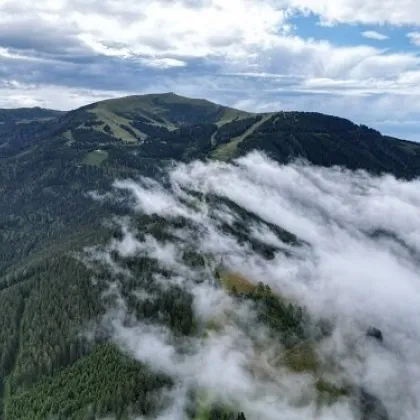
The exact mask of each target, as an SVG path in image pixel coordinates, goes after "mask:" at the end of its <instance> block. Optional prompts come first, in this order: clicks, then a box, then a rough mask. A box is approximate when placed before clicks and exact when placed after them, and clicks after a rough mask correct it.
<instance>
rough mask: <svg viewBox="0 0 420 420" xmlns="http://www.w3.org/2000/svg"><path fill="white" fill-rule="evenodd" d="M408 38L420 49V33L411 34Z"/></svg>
mask: <svg viewBox="0 0 420 420" xmlns="http://www.w3.org/2000/svg"><path fill="white" fill-rule="evenodd" d="M407 37H408V39H409V40H410V42H411V43H412V44H413V45H416V46H417V47H420V32H409V33H408V34H407Z"/></svg>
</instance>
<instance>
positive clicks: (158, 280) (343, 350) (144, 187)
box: [86, 151, 420, 420]
mask: <svg viewBox="0 0 420 420" xmlns="http://www.w3.org/2000/svg"><path fill="white" fill-rule="evenodd" d="M166 175H167V177H168V178H167V181H166V182H164V181H162V180H159V181H156V180H151V179H147V178H144V177H142V178H140V179H137V180H135V181H134V180H118V181H116V182H115V183H114V188H113V189H112V190H110V191H109V192H108V193H107V194H106V195H103V196H96V199H103V200H112V201H115V203H119V204H120V205H121V204H122V205H124V206H128V208H129V209H130V210H131V212H129V216H128V217H125V218H123V219H119V220H118V224H119V226H120V228H121V233H122V234H121V236H120V237H118V238H113V239H112V240H111V241H110V242H109V243H108V245H105V246H104V247H102V246H101V247H99V248H91V249H89V250H87V252H86V258H87V260H88V262H89V263H91V262H92V261H95V260H96V261H99V262H100V263H103V264H104V265H105V266H107V267H109V268H110V270H111V273H112V274H113V275H112V276H106V278H108V279H110V293H112V294H115V296H116V297H117V298H118V299H116V301H117V302H119V303H118V304H117V305H116V307H115V308H112V310H110V312H109V313H108V314H107V316H106V317H105V322H107V325H108V322H109V323H110V327H111V328H110V329H109V330H108V331H109V332H111V336H112V337H113V339H114V341H115V343H116V344H118V345H119V346H120V349H121V350H123V351H124V352H126V353H127V354H128V355H130V356H132V357H133V358H135V359H136V360H138V361H141V362H144V363H147V364H148V365H149V366H150V367H151V368H152V369H153V370H155V371H159V372H164V373H166V374H168V375H169V376H171V377H172V378H173V379H174V383H175V384H176V385H177V386H176V389H175V390H174V394H173V395H172V397H171V395H169V399H170V400H172V402H173V404H169V407H168V411H167V412H166V413H162V416H161V417H158V420H180V419H184V418H185V416H184V415H183V409H184V408H185V407H184V406H183V404H184V403H185V397H186V391H187V390H188V389H191V388H192V389H199V390H200V391H204V395H207V397H208V398H210V399H212V400H214V401H217V402H219V403H220V402H223V403H225V404H228V405H233V406H234V407H238V408H239V409H240V410H243V411H244V412H245V414H246V418H247V419H250V420H252V419H264V420H300V419H312V420H336V419H340V420H360V416H359V415H358V412H357V411H356V412H355V411H354V406H353V403H352V401H351V399H350V398H345V397H343V398H338V399H337V400H335V401H334V403H333V404H331V405H325V406H323V405H321V406H318V405H317V404H315V400H316V392H315V384H316V381H317V380H318V379H320V378H322V379H325V380H327V381H332V382H331V383H333V384H335V385H336V386H338V387H342V386H346V385H349V384H351V385H352V386H357V387H362V388H363V389H365V390H366V391H368V392H369V393H371V394H372V395H374V396H376V397H377V398H379V399H380V400H381V401H382V402H383V404H384V405H385V408H386V410H387V412H388V415H389V418H390V419H399V420H412V419H418V418H420V401H419V399H418V395H419V392H420V352H419V346H420V326H419V323H418V319H419V316H420V284H419V281H418V273H419V269H420V262H419V261H420V260H419V252H420V247H419V244H420V241H419V239H420V236H419V232H420V220H419V218H418V208H419V205H420V197H419V194H418V191H419V187H420V181H419V180H414V181H410V182H407V181H402V180H397V179H395V178H394V177H393V176H391V175H384V176H382V177H374V176H370V175H368V174H367V173H365V172H363V171H358V172H352V171H348V170H345V169H343V168H339V167H334V168H321V167H314V166H311V165H308V164H305V163H299V162H295V163H292V164H289V165H279V164H278V163H276V162H274V161H272V160H270V159H268V158H267V157H266V156H264V155H262V154H260V153H258V152H255V151H254V152H252V153H250V154H248V155H246V156H244V157H242V158H240V159H237V160H236V161H234V162H231V163H222V162H217V161H208V162H202V161H196V162H191V163H189V164H178V165H176V166H174V167H173V168H171V169H169V170H168V172H167V174H166ZM232 185H235V188H232ZM297 185H298V186H299V188H296V186H297ZM125 193H128V197H129V198H130V199H128V200H127V198H128V197H127V195H125ZM123 197H125V198H126V199H124V200H123V199H122V198H123ZM197 197H200V199H198V198H197ZM211 197H213V198H215V197H216V198H217V199H216V200H212V199H211ZM228 203H231V204H234V205H233V206H232V205H229V204H228ZM239 209H241V210H242V212H240V211H239ZM243 210H246V211H247V213H246V214H248V216H247V217H245V216H244V214H243ZM145 215H149V216H158V217H160V218H161V220H162V221H163V220H164V221H165V222H166V223H161V224H160V226H161V227H162V229H164V230H165V232H166V235H162V233H161V234H159V235H158V234H156V230H155V229H151V230H150V231H149V232H147V233H145V232H144V229H143V228H141V226H142V223H144V220H145V219H144V216H145ZM250 215H253V216H250ZM137 217H139V218H140V220H141V221H142V222H139V219H137ZM180 217H181V218H183V219H184V220H185V221H186V223H179V221H180V219H179V218H180ZM175 221H177V223H174V222H175ZM227 225H228V226H229V227H230V229H226V226H227ZM238 226H242V227H243V228H244V229H247V230H248V238H249V240H251V239H253V240H254V241H258V242H259V243H260V244H265V245H268V246H270V247H271V248H272V249H274V253H273V255H272V258H269V259H267V258H266V257H264V256H263V255H261V254H260V253H259V252H257V251H256V250H255V248H253V247H252V246H251V245H250V243H249V241H247V242H244V241H243V240H242V235H241V234H240V235H235V234H234V233H232V232H235V229H236V231H238V230H239V231H240V232H241V233H242V232H243V230H242V229H241V228H239V229H238ZM274 226H276V227H280V228H282V229H285V230H286V231H288V232H291V233H293V234H294V235H296V236H297V237H298V238H299V240H301V241H303V242H301V244H300V245H299V244H297V245H293V244H291V243H286V242H284V241H283V239H282V237H281V235H279V233H278V230H276V229H274V228H273V227H274ZM238 236H239V237H238ZM191 250H194V251H195V252H198V253H199V254H200V255H203V256H205V259H206V261H207V267H203V268H199V267H196V268H195V269H192V268H191V266H189V265H187V264H186V263H185V259H184V258H183V256H184V252H185V251H191ZM116 255H118V258H116ZM221 256H223V266H224V269H225V270H227V271H228V272H231V273H236V274H239V275H240V276H242V278H245V279H247V280H248V281H250V282H253V283H254V284H257V283H258V282H263V283H264V284H266V285H269V286H270V287H271V290H272V291H273V293H274V294H275V295H278V296H281V297H282V298H283V299H286V300H287V301H289V302H293V303H297V304H299V305H302V306H303V307H305V309H306V310H307V312H308V314H309V316H310V319H312V320H313V321H315V320H318V319H323V320H327V321H329V322H330V323H331V325H332V326H333V332H332V334H331V335H327V336H325V337H324V338H323V339H321V340H319V341H311V340H310V341H311V343H312V344H311V345H313V346H314V351H315V353H316V355H317V356H316V357H317V360H318V363H319V365H318V367H317V369H316V370H315V371H314V372H312V371H305V372H301V373H298V372H293V371H291V370H290V369H286V368H285V366H284V365H283V364H282V363H279V361H280V360H281V357H282V355H284V351H285V349H284V347H282V343H281V339H280V340H279V336H278V334H275V336H274V337H273V335H270V334H269V333H268V331H267V330H266V325H265V324H264V323H261V320H260V321H259V320H258V317H257V316H256V314H255V311H254V308H253V307H252V305H251V306H250V305H249V303H247V299H234V298H232V296H231V295H230V294H228V293H226V292H225V291H224V290H223V289H222V288H220V287H217V286H216V285H215V284H217V282H216V281H215V280H214V277H213V273H214V271H213V270H212V268H214V267H212V264H217V263H218V262H219V261H220V259H221ZM145 257H146V258H149V259H152V260H154V261H156V262H157V265H158V266H159V267H160V268H161V269H163V270H164V272H165V275H162V274H161V272H160V271H158V272H156V273H154V274H155V275H154V276H153V281H151V279H150V277H149V276H148V275H147V274H146V275H145V276H144V278H142V276H141V275H139V274H138V273H137V274H134V273H132V272H130V271H129V270H130V268H129V267H133V266H135V264H133V263H135V261H136V259H137V258H138V259H139V260H141V259H142V258H145ZM125 259H128V261H129V262H130V263H129V264H126V265H124V264H121V262H122V261H124V260H125ZM372 267H374V269H372ZM98 273H101V271H98ZM98 276H100V274H98ZM126 282H128V284H129V285H130V286H129V288H132V287H133V285H134V284H135V285H136V286H137V287H138V289H137V290H134V291H133V299H134V301H135V300H136V299H138V300H139V301H140V302H142V303H144V302H147V301H153V300H154V299H158V298H159V296H160V295H159V292H158V291H159V290H167V288H168V287H171V286H175V285H176V286H177V287H178V288H181V289H183V290H185V291H186V292H187V293H190V294H191V295H192V300H193V309H194V315H195V319H196V320H197V324H198V325H199V326H203V325H208V323H209V322H212V324H213V325H214V324H215V325H217V326H218V328H215V329H214V330H213V331H212V330H207V333H208V334H197V335H193V336H192V337H191V336H189V337H188V338H184V340H181V339H180V337H179V336H177V337H176V338H175V337H174V336H173V333H172V332H171V331H170V330H169V329H168V328H167V327H165V326H164V325H162V324H161V323H159V317H156V318H155V319H154V320H153V321H150V320H149V321H146V320H145V319H142V318H141V317H140V318H133V317H130V322H124V319H125V321H126V320H127V313H130V314H131V312H130V311H129V310H128V309H127V308H128V307H129V304H128V302H129V301H130V299H128V298H127V295H126V294H124V292H123V293H120V291H122V290H125V293H126V291H127V284H125V283H126ZM151 284H153V286H152V287H151ZM106 296H107V297H109V294H106ZM371 326H374V327H376V328H379V329H380V330H381V332H382V333H383V343H380V342H377V340H371V339H370V338H368V337H366V331H368V328H369V327H371ZM199 328H200V327H199ZM381 418H382V417H381Z"/></svg>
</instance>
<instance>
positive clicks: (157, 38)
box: [0, 0, 419, 138]
mask: <svg viewBox="0 0 420 420" xmlns="http://www.w3.org/2000/svg"><path fill="white" fill-rule="evenodd" d="M302 14H303V15H305V14H306V15H311V14H313V15H315V16H318V18H319V19H321V22H323V23H328V24H333V23H337V24H338V23H355V22H362V23H381V22H382V23H383V22H387V23H389V24H393V25H399V24H408V23H409V22H411V21H413V22H412V23H415V22H414V21H415V20H416V19H418V14H417V12H416V4H415V2H414V0H413V1H411V0H406V2H405V3H404V7H402V5H401V2H393V1H389V2H387V7H384V6H383V4H382V3H378V2H377V1H376V0H369V1H363V2H359V1H358V0H339V1H337V2H330V1H319V2H318V1H317V2H314V1H307V0H281V1H273V0H262V1H260V0H259V1H257V0H233V1H229V2H225V1H221V0H209V1H188V0H177V1H164V0H147V1H143V2H141V5H140V4H139V3H138V2H135V1H133V0H125V1H124V2H114V1H103V2H101V3H100V4H98V2H97V1H95V0H92V1H88V2H81V1H69V0H63V1H57V2H51V1H49V0H41V1H37V2H36V4H35V3H34V2H29V1H23V2H18V3H16V2H13V1H10V0H4V1H2V2H0V78H1V79H2V80H4V81H6V82H12V81H16V82H18V84H19V85H18V86H15V88H14V92H12V93H10V91H9V90H7V89H2V93H3V95H2V97H3V98H8V97H9V94H11V99H10V100H9V99H7V100H6V99H4V100H3V103H4V105H2V106H9V105H8V104H9V103H10V104H12V106H14V104H17V105H21V106H26V105H28V104H40V103H41V104H42V103H45V104H46V106H48V107H50V108H59V109H70V108H72V107H75V106H79V105H82V104H83V105H84V104H86V103H89V102H91V101H92V100H95V96H96V95H98V93H99V91H102V94H100V95H99V97H101V98H102V97H113V96H115V94H116V93H117V92H118V93H119V95H121V96H123V95H125V94H132V93H137V94H141V93H150V92H156V93H159V92H162V91H176V92H177V93H179V94H185V95H190V96H194V97H197V96H198V97H206V98H208V99H211V100H214V101H216V102H219V103H222V104H226V105H233V104H235V103H239V104H240V103H247V104H249V105H250V110H251V111H255V110H258V109H262V108H268V107H269V106H270V104H272V105H273V104H276V103H280V105H282V103H281V102H282V101H284V102H288V104H290V105H289V106H290V108H292V109H294V110H296V109H299V110H300V109H301V110H312V109H313V107H315V109H316V110H321V109H322V110H325V111H327V112H329V113H335V109H336V108H335V106H334V102H335V101H336V99H335V98H334V97H336V96H339V97H341V99H340V101H341V102H343V101H344V100H345V101H346V106H345V107H344V111H343V112H344V115H345V116H347V117H349V118H352V119H359V121H361V122H364V123H368V124H370V125H371V124H373V123H375V124H376V122H377V121H379V123H380V122H381V121H383V120H385V119H388V115H389V110H388V109H383V108H382V107H381V106H378V98H377V96H383V97H384V99H383V101H388V102H392V109H393V110H397V112H398V113H400V114H401V116H399V117H398V119H399V120H402V121H403V122H404V121H410V120H413V115H412V114H414V113H415V112H416V110H417V109H418V102H419V100H418V97H419V92H418V86H419V84H418V83H417V81H416V78H415V77H414V78H413V77H412V76H413V74H415V73H418V72H419V57H418V56H417V55H416V54H414V53H408V52H403V51H401V52H391V51H388V50H384V49H379V48H373V47H372V46H368V45H348V46H346V45H336V44H335V43H334V42H331V41H327V40H322V39H321V40H320V39H309V38H308V39H305V38H303V37H300V36H297V35H296V31H295V29H294V21H293V18H294V17H295V16H296V15H302ZM52 33H53V34H54V36H50V34H52ZM363 34H364V36H368V37H370V38H372V36H374V37H375V39H378V36H379V37H383V36H385V35H383V34H381V32H380V31H379V32H376V31H372V30H370V31H365V32H363ZM410 34H411V35H410V39H411V40H412V42H413V43H415V40H416V37H415V34H416V33H415V32H410ZM75 75H77V77H76V76H75ZM268 76H270V77H268ZM28 86H32V87H31V88H29V89H28ZM53 90H54V93H53ZM89 90H92V91H93V92H92V94H88V91H89ZM46 91H48V92H47V93H45V94H44V92H46ZM75 91H79V93H77V94H76V93H75ZM80 91H82V92H80ZM50 92H51V93H50ZM58 92H59V93H60V94H58ZM75 95H77V97H78V98H77V100H76V99H75ZM66 96H67V97H66ZM343 96H344V97H345V98H344V99H343ZM349 96H351V97H352V99H349ZM272 97H275V100H272ZM313 97H316V99H315V100H314V98H313ZM354 97H358V98H357V99H355V100H353V98H354ZM360 97H363V100H359V98H360ZM250 98H252V100H250ZM340 101H339V102H340ZM381 101H382V98H381ZM289 106H288V107H287V108H289ZM282 108H283V107H280V109H282ZM360 109H362V110H363V112H359V110H360ZM270 110H273V109H272V107H271V109H270ZM360 116H361V117H362V118H363V119H362V120H360ZM386 127H388V126H386ZM400 127H401V124H396V125H395V127H394V128H392V129H391V131H390V133H391V134H397V133H396V130H399V128H400ZM404 132H406V130H405V131H404ZM410 137H411V138H413V137H412V136H410Z"/></svg>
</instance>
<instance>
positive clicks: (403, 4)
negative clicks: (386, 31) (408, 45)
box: [284, 0, 420, 25]
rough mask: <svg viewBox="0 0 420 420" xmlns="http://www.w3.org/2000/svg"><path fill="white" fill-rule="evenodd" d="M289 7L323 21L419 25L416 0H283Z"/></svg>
mask: <svg viewBox="0 0 420 420" xmlns="http://www.w3.org/2000/svg"><path fill="white" fill-rule="evenodd" d="M284 2H285V3H287V4H288V5H289V6H291V7H296V8H298V9H300V10H302V11H305V12H312V13H314V14H316V15H318V16H320V18H321V20H322V22H323V23H324V24H329V25H331V24H337V23H364V24H384V23H390V24H392V25H417V24H420V10H419V8H418V1H417V0H387V1H385V2H384V1H381V0H334V1H331V0H316V1H315V0H285V1H284Z"/></svg>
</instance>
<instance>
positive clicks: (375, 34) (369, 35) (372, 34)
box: [362, 31, 389, 41]
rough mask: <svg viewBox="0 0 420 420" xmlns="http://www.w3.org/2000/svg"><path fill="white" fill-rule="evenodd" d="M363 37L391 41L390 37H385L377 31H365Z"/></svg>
mask: <svg viewBox="0 0 420 420" xmlns="http://www.w3.org/2000/svg"><path fill="white" fill-rule="evenodd" d="M362 36H364V37H365V38H368V39H375V40H377V41H385V39H389V36H388V35H384V34H381V33H380V32H376V31H364V32H362Z"/></svg>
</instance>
